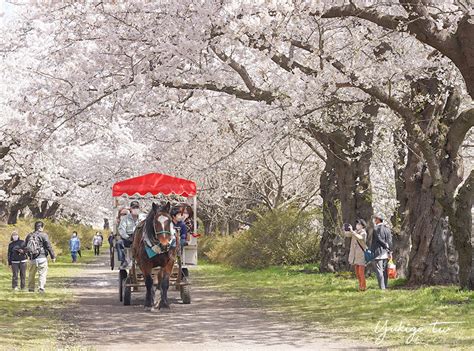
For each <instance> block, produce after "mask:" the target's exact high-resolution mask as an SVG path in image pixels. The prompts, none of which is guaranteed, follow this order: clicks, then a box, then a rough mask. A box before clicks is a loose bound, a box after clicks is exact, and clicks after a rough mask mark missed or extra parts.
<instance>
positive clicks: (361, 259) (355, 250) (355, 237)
mask: <svg viewBox="0 0 474 351" xmlns="http://www.w3.org/2000/svg"><path fill="white" fill-rule="evenodd" d="M366 227H367V223H366V222H365V221H364V220H363V219H358V220H356V230H355V231H354V230H353V229H352V226H349V228H348V229H349V230H348V231H345V233H344V234H345V236H346V237H350V238H351V248H350V251H349V264H350V265H352V266H354V271H355V274H356V277H357V280H358V281H359V291H365V290H366V289H367V284H366V281H365V264H366V263H365V256H364V251H365V250H366V249H367V244H366V240H367V232H366V231H365V228H366Z"/></svg>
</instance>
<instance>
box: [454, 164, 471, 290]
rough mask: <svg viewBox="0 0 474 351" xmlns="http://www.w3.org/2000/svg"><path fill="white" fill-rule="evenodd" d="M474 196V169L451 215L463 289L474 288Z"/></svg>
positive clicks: (463, 186)
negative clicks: (473, 225)
mask: <svg viewBox="0 0 474 351" xmlns="http://www.w3.org/2000/svg"><path fill="white" fill-rule="evenodd" d="M473 197H474V170H472V171H471V173H470V175H469V177H468V178H467V179H466V181H465V182H464V184H463V185H462V187H461V188H460V189H459V192H458V195H457V197H456V202H455V215H454V216H450V224H451V228H452V230H453V232H454V233H455V234H456V235H454V244H455V246H456V250H457V252H458V254H459V283H460V286H461V288H462V289H469V290H474V253H473V245H472V237H471V236H472V233H471V230H472V203H473Z"/></svg>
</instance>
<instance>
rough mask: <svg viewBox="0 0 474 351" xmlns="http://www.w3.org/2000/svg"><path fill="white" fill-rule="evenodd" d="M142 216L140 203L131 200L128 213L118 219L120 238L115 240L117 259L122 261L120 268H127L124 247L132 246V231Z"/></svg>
mask: <svg viewBox="0 0 474 351" xmlns="http://www.w3.org/2000/svg"><path fill="white" fill-rule="evenodd" d="M143 216H144V215H141V214H140V204H139V203H138V201H132V202H131V203H130V213H129V214H127V215H125V216H122V217H121V219H120V225H119V227H118V232H119V234H120V240H119V241H118V242H117V253H118V259H119V261H120V262H121V263H122V264H121V265H120V269H125V268H127V266H128V264H129V262H127V257H126V255H125V248H126V247H127V248H128V247H131V246H132V242H133V232H134V231H135V227H136V226H137V224H138V223H139V222H140V221H141V220H142V219H144V218H143Z"/></svg>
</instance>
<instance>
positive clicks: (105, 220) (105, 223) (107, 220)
mask: <svg viewBox="0 0 474 351" xmlns="http://www.w3.org/2000/svg"><path fill="white" fill-rule="evenodd" d="M109 229H110V224H109V219H108V218H104V230H109Z"/></svg>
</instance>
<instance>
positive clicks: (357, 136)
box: [313, 104, 379, 272]
mask: <svg viewBox="0 0 474 351" xmlns="http://www.w3.org/2000/svg"><path fill="white" fill-rule="evenodd" d="M378 109H379V107H378V105H374V104H367V105H366V106H365V107H364V108H363V112H364V114H362V119H361V122H362V123H361V125H360V126H359V127H356V128H355V129H352V130H350V131H347V132H344V131H343V130H341V131H336V132H333V133H330V134H326V133H321V132H314V133H313V136H315V137H317V140H318V142H320V143H321V144H322V145H323V147H324V148H325V150H326V155H327V156H326V167H325V169H324V172H323V173H322V174H321V178H320V186H321V197H322V198H323V225H324V230H323V235H322V238H321V244H320V250H321V254H320V255H321V271H323V272H334V271H339V270H347V269H348V268H349V265H348V261H347V258H348V255H349V249H350V239H349V238H345V237H344V236H343V233H342V230H341V228H342V224H343V222H345V223H351V224H352V225H353V226H355V221H356V219H359V218H361V219H364V220H365V221H367V224H368V228H367V233H368V238H367V239H368V242H370V239H371V234H372V227H371V218H372V215H373V207H372V187H371V181H370V165H371V162H372V149H371V145H372V141H373V132H374V124H373V121H372V118H373V117H374V116H376V115H377V113H378ZM351 132H352V133H351ZM351 134H352V135H353V138H354V147H352V146H351V141H352V140H351V139H350V138H351V136H350V135H351ZM359 150H363V151H359Z"/></svg>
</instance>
